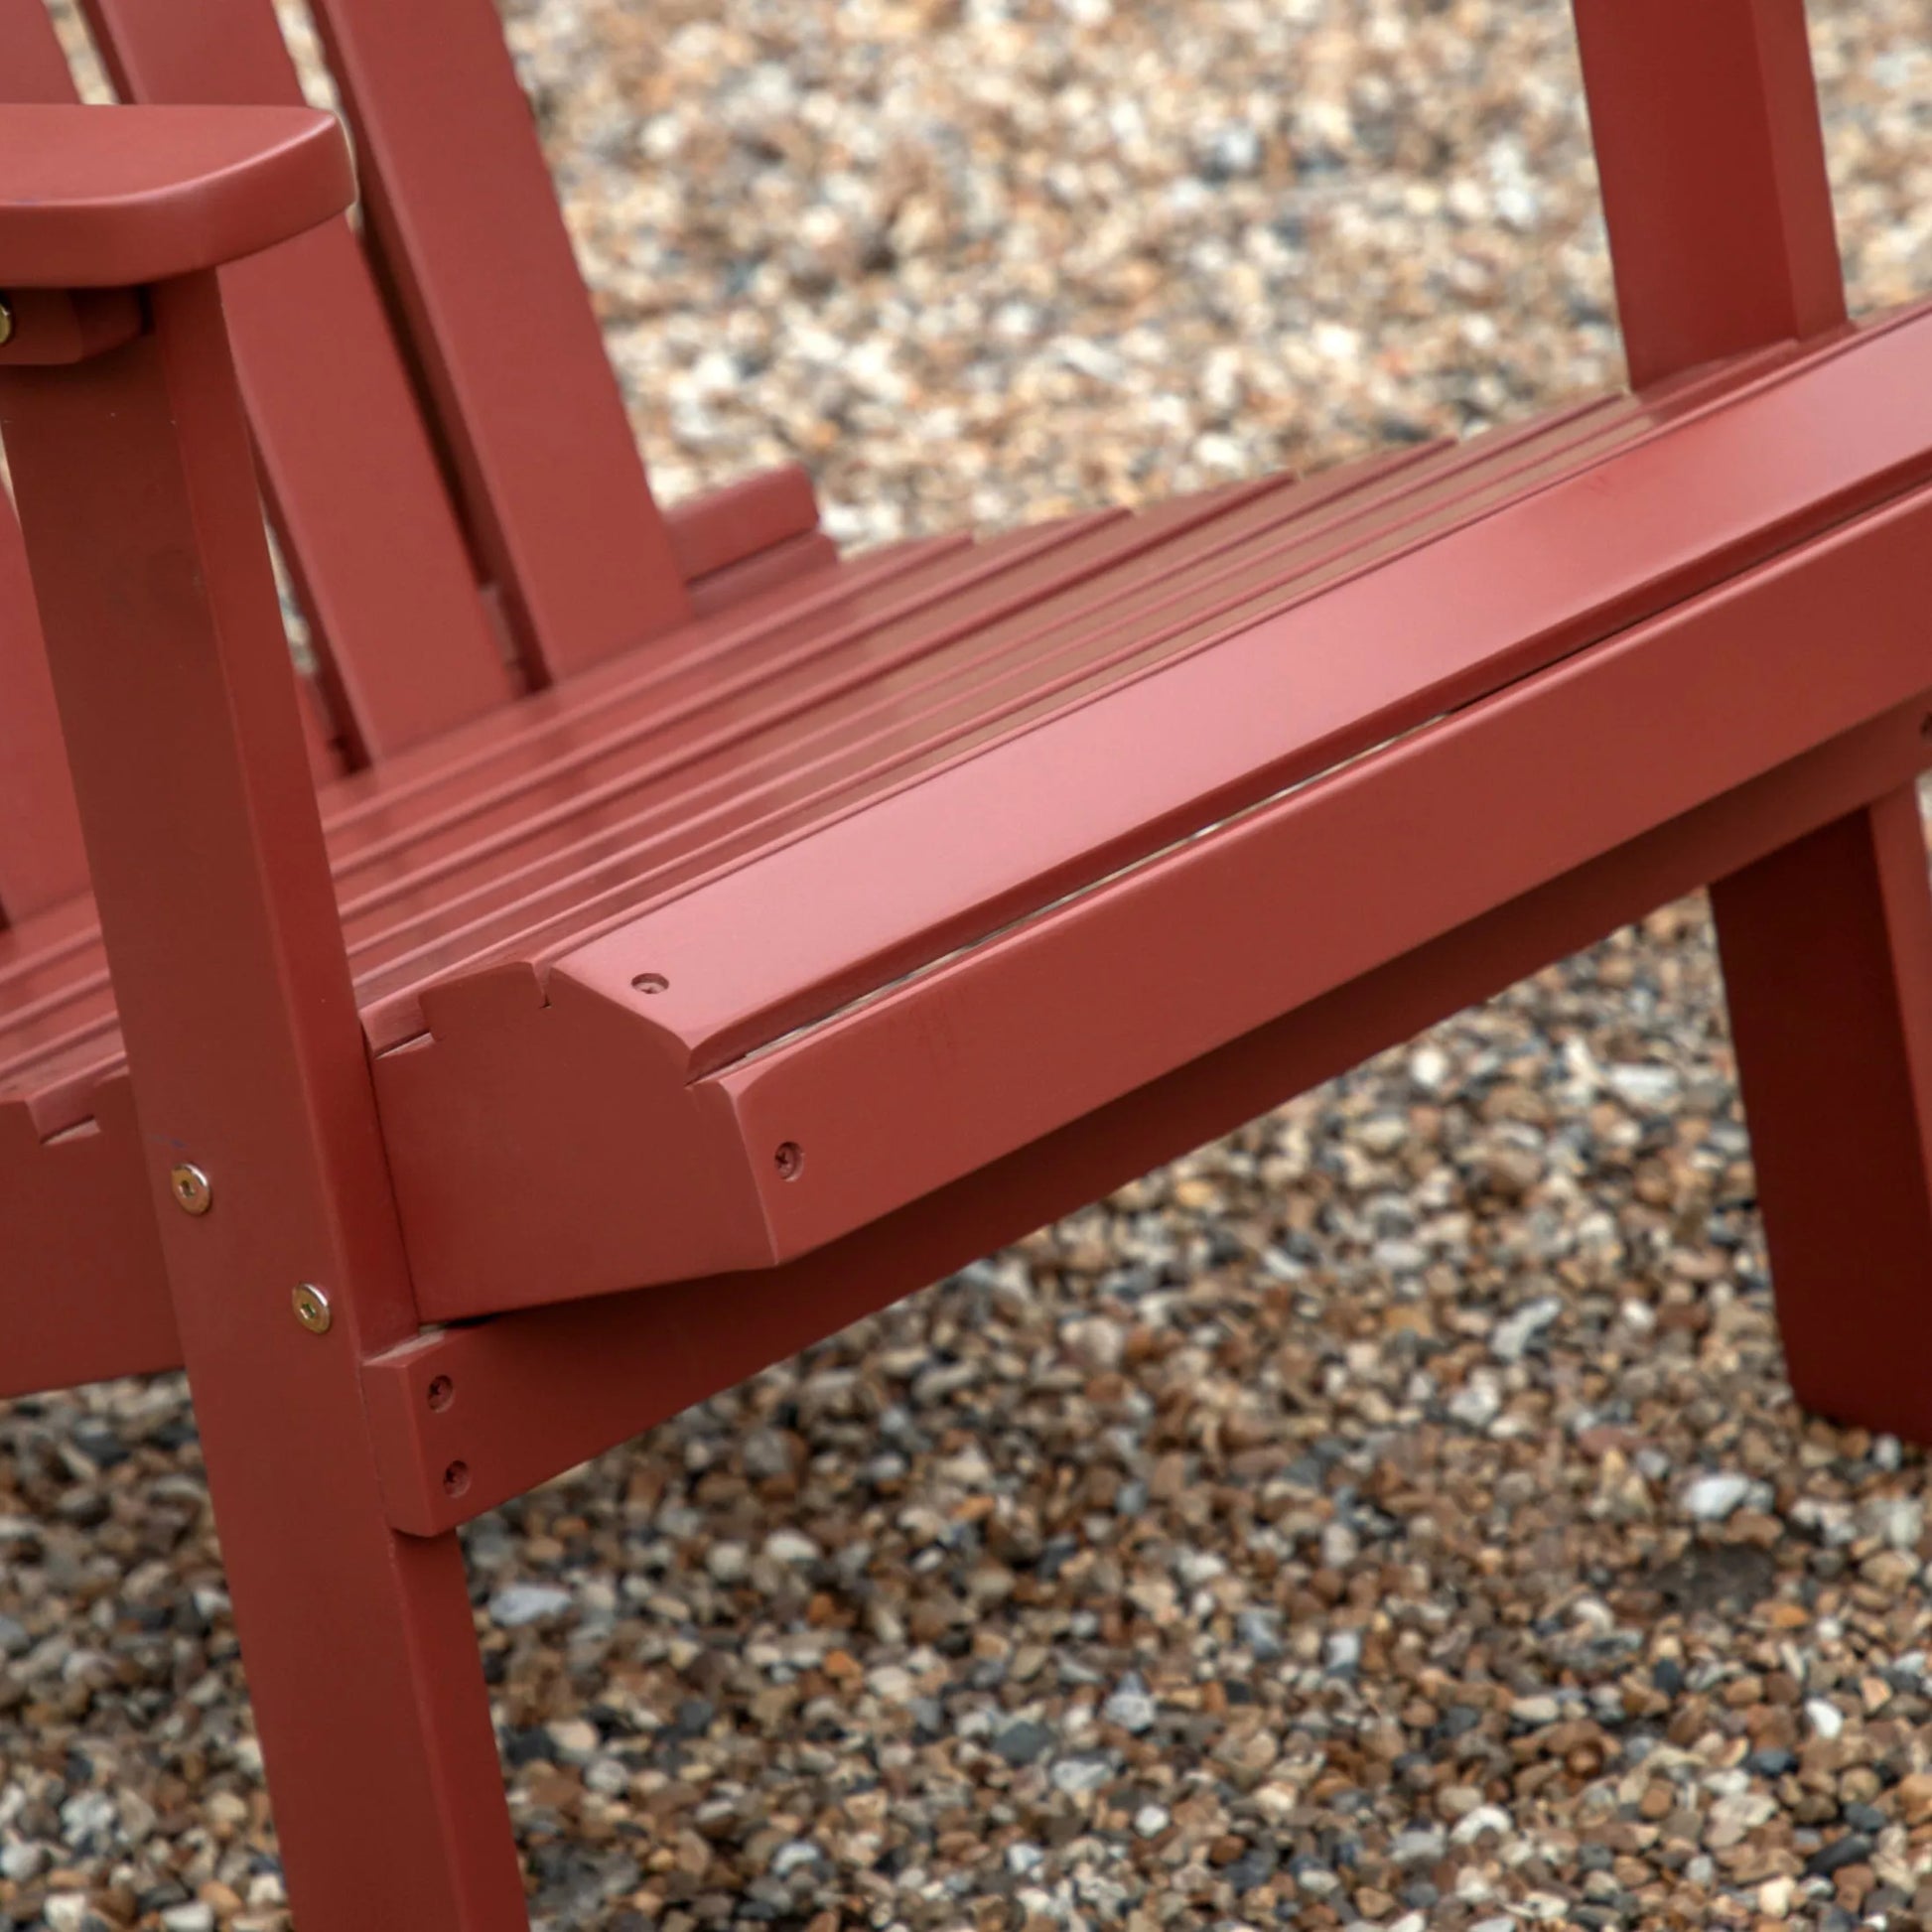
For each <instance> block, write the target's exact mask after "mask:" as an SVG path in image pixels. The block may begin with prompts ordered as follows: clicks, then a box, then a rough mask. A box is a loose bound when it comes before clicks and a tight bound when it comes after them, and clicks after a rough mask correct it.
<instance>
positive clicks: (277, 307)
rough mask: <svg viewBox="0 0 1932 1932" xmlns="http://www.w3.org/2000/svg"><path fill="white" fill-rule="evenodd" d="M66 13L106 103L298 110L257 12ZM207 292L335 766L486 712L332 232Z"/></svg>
mask: <svg viewBox="0 0 1932 1932" xmlns="http://www.w3.org/2000/svg"><path fill="white" fill-rule="evenodd" d="M39 3H40V0H29V4H33V5H36V6H37V5H38V4H39ZM83 4H84V7H85V10H86V13H87V16H88V20H89V23H90V25H91V26H92V28H93V32H94V37H95V40H96V43H97V45H98V47H99V50H100V53H101V57H102V60H103V62H104V63H105V65H106V67H107V69H108V72H109V73H110V75H111V76H112V77H113V80H114V83H115V86H116V87H117V89H118V90H119V91H120V93H121V94H122V96H123V98H126V99H132V100H144V101H194V102H202V103H222V102H235V103H244V104H245V103H262V102H284V101H286V102H290V103H299V102H300V101H301V99H302V87H301V81H300V79H299V77H298V75H297V73H296V69H295V65H294V63H293V61H292V60H291V59H290V57H289V53H288V49H287V48H286V46H285V45H284V43H283V40H282V35H281V29H280V27H279V25H278V23H277V21H276V18H275V12H274V8H273V5H272V4H271V0H195V3H194V5H192V6H183V5H181V4H180V0H83ZM221 294H222V302H223V305H224V307H225V308H226V310H227V314H228V328H229V334H230V337H231V339H232V342H233V345H234V355H235V366H236V370H237V373H238V374H239V376H240V378H241V385H242V391H243V394H244V396H245V397H246V399H247V404H248V412H249V417H250V420H251V422H252V424H253V427H254V432H255V441H256V448H257V450H258V452H259V455H260V462H261V469H262V478H263V483H264V485H265V489H266V493H267V495H268V498H269V502H270V505H271V508H272V510H273V513H274V517H275V521H276V525H277V528H278V530H279V532H280V534H281V538H282V546H283V551H284V554H285V556H286V558H287V560H288V564H289V569H290V573H291V575H292V576H293V578H294V580H295V584H296V589H297V592H298V595H299V596H300V598H301V600H302V604H303V608H304V610H305V612H306V614H307V616H308V618H309V621H310V623H311V625H312V627H313V630H314V632H315V644H316V653H317V664H318V670H319V673H320V676H321V678H322V681H323V684H324V687H325V690H326V692H327V695H328V698H329V702H330V708H331V710H332V712H333V713H334V715H335V719H336V723H337V726H338V728H339V730H340V731H341V734H342V737H343V739H344V743H345V749H346V751H347V753H348V756H349V759H350V761H351V762H363V761H368V760H376V759H383V758H386V757H388V756H390V755H392V754H394V753H397V752H401V751H404V750H406V749H407V748H408V747H410V746H411V745H414V744H417V743H418V742H420V741H421V740H423V739H425V738H428V737H431V736H433V735H434V734H435V733H437V732H440V731H445V730H448V729H449V728H450V727H452V726H454V725H459V724H463V723H465V722H467V721H468V720H470V719H472V718H475V717H478V716H480V715H481V714H482V713H483V712H485V711H488V710H490V709H492V708H493V707H495V706H496V705H499V704H501V703H503V702H504V701H505V700H506V699H507V698H508V697H509V696H510V695H511V693H512V680H511V678H510V675H509V672H508V668H507V666H506V664H505V662H504V658H503V652H502V648H501V645H500V643H499V641H498V638H497V635H496V631H495V627H494V625H493V623H492V621H491V620H490V618H489V615H488V613H487V611H486V609H485V606H484V603H483V597H482V595H481V593H480V591H479V588H478V584H477V577H476V568H475V565H474V562H473V560H472V558H471V556H470V553H469V550H468V547H467V545H466V544H465V542H464V539H463V534H462V531H461V529H460V528H459V526H458V523H457V519H456V516H455V514H454V512H453V511H452V508H451V506H450V502H449V498H448V496H447V494H446V492H445V489H444V486H443V480H442V476H441V473H440V470H439V467H438V464H437V460H436V454H435V451H434V449H433V448H432V446H431V442H430V438H429V435H428V432H427V430H426V429H425V426H424V424H423V421H422V418H421V416H420V414H419V413H418V410H417V407H416V401H415V397H414V394H413V391H412V389H411V386H410V382H409V378H408V376H407V374H406V373H405V371H404V368H403V364H402V360H401V357H400V355H399V354H398V352H397V349H396V345H395V342H394V339H393V338H392V337H391V335H390V333H389V326H388V318H387V316H386V314H385V313H384V311H383V307H382V303H381V299H380V297H379V296H378V294H377V293H376V289H375V283H374V280H373V278H372V276H371V275H370V272H369V268H368V265H367V263H366V261H365V260H364V259H363V256H362V251H361V248H360V246H359V245H358V243H357V241H356V237H355V234H354V232H353V230H352V229H351V228H350V226H349V224H348V222H347V220H346V219H345V220H341V221H337V222H334V223H332V224H331V225H330V226H329V227H327V228H322V229H318V230H317V231H316V232H314V233H312V234H308V235H304V236H303V237H301V238H300V239H299V240H297V241H293V242H290V243H288V244H287V245H286V246H284V247H281V248H277V249H273V250H271V251H270V252H269V253H268V254H266V255H261V256H257V257H256V258H255V259H253V260H252V261H245V262H240V263H237V264H235V265H234V266H233V267H231V268H229V269H226V270H224V271H223V272H222V277H221Z"/></svg>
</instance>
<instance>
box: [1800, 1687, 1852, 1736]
mask: <svg viewBox="0 0 1932 1932" xmlns="http://www.w3.org/2000/svg"><path fill="white" fill-rule="evenodd" d="M1805 1719H1806V1722H1807V1723H1808V1724H1809V1725H1811V1727H1812V1729H1813V1730H1815V1731H1816V1732H1817V1733H1818V1735H1819V1736H1820V1737H1823V1738H1825V1739H1826V1740H1827V1741H1828V1742H1829V1741H1830V1740H1831V1739H1832V1738H1834V1737H1836V1736H1837V1735H1838V1733H1839V1732H1840V1731H1841V1730H1843V1729H1844V1728H1845V1713H1844V1712H1843V1711H1841V1710H1840V1709H1839V1708H1838V1706H1837V1705H1835V1704H1834V1703H1832V1701H1831V1700H1830V1699H1829V1698H1807V1699H1806V1700H1805Z"/></svg>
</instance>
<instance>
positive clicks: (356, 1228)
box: [0, 270, 527, 1932]
mask: <svg viewBox="0 0 1932 1932" xmlns="http://www.w3.org/2000/svg"><path fill="white" fill-rule="evenodd" d="M148 301H149V304H150V309H151V313H152V317H153V329H152V332H151V333H148V334H143V335H141V336H139V337H137V338H136V339H135V340H133V341H131V342H128V343H126V344H124V345H120V346H118V347H113V348H110V349H108V350H107V351H106V352H104V353H101V354H97V355H94V356H92V357H90V358H88V359H85V360H82V361H80V362H78V363H76V364H75V365H73V366H71V367H62V368H55V367H33V368H12V369H8V370H6V371H4V372H3V373H0V426H3V427H4V433H5V438H6V447H7V452H8V456H9V459H10V462H11V465H12V470H13V478H14V483H15V488H16V491H17V494H18V496H19V500H20V505H21V512H22V522H23V527H24V529H25V531H26V535H27V541H28V548H29V554H30V558H31V562H32V565H33V572H34V579H35V585H36V590H37V592H38V595H39V599H40V604H41V611H42V616H43V619H44V621H45V626H46V631H47V639H48V647H49V656H50V662H51V665H52V670H53V675H54V682H55V688H56V694H57V697H58V699H59V704H60V710H61V716H62V723H63V729H64V732H65V734H66V738H67V743H68V749H69V758H70V759H71V763H72V767H73V772H74V779H75V786H76V790H77V793H78V795H79V798H80V801H81V804H80V809H81V819H82V825H83V830H84V833H85V837H86V844H87V856H88V861H89V864H90V867H91V870H92V875H93V879H94V885H95V891H96V897H97V899H98V905H99V912H100V918H101V925H102V928H103V932H104V935H105V938H106V942H107V951H108V958H109V962H110V966H111V970H112V973H113V978H114V987H115V993H116V996H117V1002H118V1005H119V1009H120V1019H121V1026H122V1031H123V1035H124V1038H125V1042H126V1046H127V1051H128V1055H129V1062H130V1066H131V1069H132V1072H133V1075H134V1085H135V1092H136V1104H137V1108H138V1112H139V1117H140V1127H141V1133H142V1138H143V1140H144V1142H145V1143H146V1147H147V1151H148V1158H149V1171H150V1178H151V1183H152V1189H153V1198H154V1204H155V1212H156V1214H157V1215H158V1216H159V1217H160V1226H161V1232H162V1238H163V1246H164V1250H165V1255H166V1261H167V1267H168V1273H169V1281H170V1287H171V1291H172V1294H173V1298H174V1304H175V1311H176V1315H177V1317H178V1321H179V1326H180V1332H181V1340H182V1346H183V1350H184V1355H185V1359H186V1362H187V1365H188V1373H189V1379H190V1383H191V1385H192V1388H193V1391H194V1398H195V1409H196V1414H197V1417H198V1420H199V1422H200V1426H201V1432H202V1440H203V1445H204V1449H205V1451H206V1455H207V1470H208V1483H209V1488H210V1490H211V1493H212V1496H213V1502H214V1509H215V1515H216V1520H217V1523H218V1525H219V1529H220V1535H221V1544H222V1550H223V1554H224V1557H225V1560H226V1563H227V1566H228V1572H229V1577H230V1582H231V1588H232V1596H233V1600H234V1610H235V1621H236V1625H237V1628H238V1631H239V1634H240V1638H241V1643H242V1651H243V1658H244V1662H245V1665H246V1670H247V1676H248V1684H249V1689H250V1694H251V1697H252V1700H253V1704H254V1711H255V1718H256V1724H257V1727H258V1729H259V1732H260V1735H261V1741H262V1750H263V1755H264V1758H265V1760H266V1764H267V1768H268V1775H269V1781H270V1787H271V1792H272V1795H273V1799H274V1806H275V1819H276V1826H277V1830H278V1833H279V1836H280V1841H281V1846H282V1853H283V1859H284V1863H285V1865H286V1869H287V1876H288V1885H289V1892H290V1898H291V1902H292V1904H293V1906H294V1909H295V1914H296V1918H297V1922H298V1924H299V1925H300V1926H301V1928H302V1932H388V1929H389V1928H393V1929H394V1932H517V1929H518V1928H523V1927H525V1926H526V1925H527V1915H526V1913H525V1910H524V1903H523V1887H522V1882H521V1878H520V1875H519V1873H518V1870H517V1867H516V1861H515V1856H514V1848H513V1843H512V1839H511V1835H510V1831H509V1824H508V1818H507V1811H506V1806H505V1803H504V1798H503V1790H502V1780H501V1773H500V1768H499V1765H498V1760H497V1755H496V1750H495V1742H494V1737H493V1734H492V1731H491V1727H490V1721H489V1711H488V1704H487V1699H486V1694H485V1691H484V1686H483V1672H482V1666H481V1662H480V1659H479V1656H478V1651H477V1646H476V1637H475V1629H474V1624H473V1620H472V1616H471V1610H470V1602H469V1593H468V1590H467V1588H466V1584H465V1577H464V1571H463V1562H462V1557H461V1553H460V1551H459V1549H458V1546H457V1543H456V1540H455V1538H454V1537H453V1536H451V1535H444V1536H440V1537H435V1538H425V1539H416V1538H411V1537H408V1536H404V1535H401V1534H399V1533H398V1532H397V1531H395V1530H394V1529H393V1528H391V1526H390V1524H389V1522H388V1520H387V1517H386V1515H385V1511H384V1504H383V1497H382V1493H381V1489H380V1486H379V1483H378V1478H377V1470H376V1465H375V1461H374V1457H373V1453H372V1450H371V1447H370V1441H369V1433H368V1428H367V1424H366V1422H365V1419H364V1413H363V1404H362V1393H361V1385H360V1377H361V1366H362V1362H363V1360H364V1359H365V1358H366V1357H367V1356H368V1355H370V1354H372V1353H374V1352H376V1351H378V1350H380V1349H382V1348H384V1347H387V1346H389V1345H391V1344H393V1343H394V1342H396V1341H398V1340H400V1339H402V1338H403V1337H404V1336H405V1335H407V1334H409V1333H411V1332H413V1331H414V1328H415V1325H416V1321H415V1311H414V1307H413V1303H412V1298H411V1292H410V1284H409V1279H408V1272H407V1268H406V1265H405V1260H404V1256H403V1250H402V1245H401V1239H400V1234H399V1231H398V1227H397V1223H396V1218H395V1211H394V1205H393V1202H392V1200H391V1197H390V1192H389V1185H388V1178H387V1173H386V1168H385V1164H384V1158H383V1151H382V1146H381V1141H380V1136H379V1132H378V1127H377V1121H376V1115H375V1108H374V1100H373V1095H372V1091H371V1087H370V1081H369V1075H368V1067H367V1063H366V1058H365V1053H364V1047H363V1041H362V1036H361V1030H360V1027H359V1024H358V1022H357V1018H356V1010H355V1004H354V999H353V995H352V991H351V988H350V984H349V977H348V969H347V963H346V959H345V953H344V949H343V940H342V934H341V929H340V925H339V923H338V920H337V914H336V905H335V898H334V894H333V889H332V886H331V882H330V877H329V870H328V863H327V857H326V853H325V850H324V845H323V839H322V831H321V825H320V821H319V818H318V815H317V809H316V801H315V797H314V794H313V792H312V791H311V789H310V785H309V778H308V766H307V760H306V759H305V757H304V753H303V743H302V731H301V724H300V720H299V715H298V711H297V693H296V687H295V683H294V679H293V675H292V671H291V667H290V664H289V659H288V654H287V648H286V644H285V641H284V639H283V635H282V630H281V622H280V617H279V613H278V609H277V603H276V597H275V589H274V583H273V578H272V575H271V572H270V567H269V562H268V556H267V551H266V545H265V541H264V537H263V532H262V526H261V520H260V511H259V506H258V499H257V495H256V485H255V477H254V469H253V460H252V455H251V451H250V448H249V441H248V432H247V428H246V424H245V422H244V419H243V416H242V411H241V404H240V400H239V396H238V394H237V392H236V388H235V383H234V377H233V372H232V369H231V368H230V365H229V361H228V353H227V345H226V339H225V336H224V332H223V328H222V320H221V311H220V297H219V293H218V289H217V286H216V281H215V276H214V274H213V272H212V271H211V270H210V271H204V272H201V273H197V274H193V275H188V276H184V277H182V278H181V279H179V280H175V281H171V282H166V283H163V284H160V285H158V286H156V287H155V288H153V289H151V290H150V291H148Z"/></svg>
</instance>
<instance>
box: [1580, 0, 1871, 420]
mask: <svg viewBox="0 0 1932 1932" xmlns="http://www.w3.org/2000/svg"><path fill="white" fill-rule="evenodd" d="M1576 15H1577V37H1578V43H1579V46H1580V48H1581V51H1582V54H1583V65H1584V81H1585V86H1586V88H1587V92H1588V96H1589V117H1590V128H1591V133H1592V136H1593V138H1594V142H1595V147H1596V165H1597V171H1598V173H1599V175H1600V176H1601V178H1602V184H1603V210H1604V215H1605V218H1606V220H1607V222H1608V225H1609V231H1610V255H1611V259H1612V261H1613V263H1614V266H1615V269H1616V293H1617V307H1618V310H1619V312H1620V316H1621V321H1622V326H1623V343H1624V350H1625V354H1626V356H1627V357H1628V360H1629V364H1630V379H1631V382H1632V384H1633V386H1635V387H1638V388H1641V387H1643V386H1644V385H1646V384H1647V383H1651V382H1655V381H1658V380H1660V379H1662V378H1663V377H1665V376H1668V375H1672V374H1674V373H1676V372H1677V371H1678V370H1680V369H1686V368H1691V367H1694V366H1696V365H1697V364H1698V363H1700V362H1710V361H1715V360H1717V358H1718V357H1720V356H1723V355H1733V354H1737V353H1739V352H1741V351H1742V350H1745V349H1751V348H1759V347H1762V346H1764V345H1767V344H1770V343H1777V342H1783V341H1787V340H1797V341H1803V340H1805V339H1806V338H1808V337H1812V336H1817V335H1821V334H1823V333H1824V332H1826V331H1827V330H1830V329H1833V328H1836V327H1837V326H1838V325H1839V324H1841V323H1843V322H1844V321H1845V319H1846V309H1845V284H1844V278H1843V275H1842V273H1841V270H1840V266H1839V253H1838V237H1837V232H1836V230H1835V228H1834V226H1833V220H1832V193H1831V182H1830V177H1829V176H1828V175H1827V173H1826V168H1825V141H1824V134H1823V131H1822V127H1821V123H1820V118H1819V110H1818V91H1817V87H1816V85H1815V83H1814V80H1813V77H1812V67H1811V47H1810V42H1809V41H1808V40H1807V38H1806V33H1805V8H1804V0H1576Z"/></svg>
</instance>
